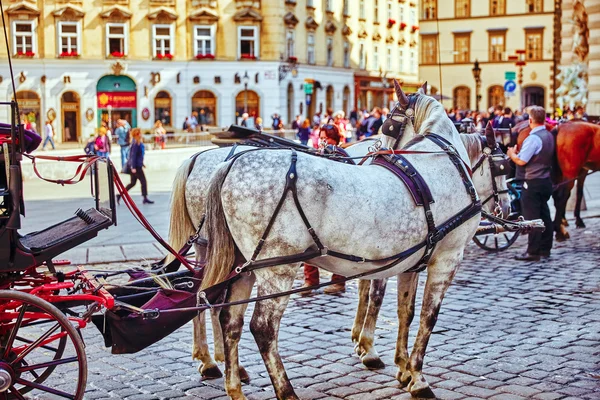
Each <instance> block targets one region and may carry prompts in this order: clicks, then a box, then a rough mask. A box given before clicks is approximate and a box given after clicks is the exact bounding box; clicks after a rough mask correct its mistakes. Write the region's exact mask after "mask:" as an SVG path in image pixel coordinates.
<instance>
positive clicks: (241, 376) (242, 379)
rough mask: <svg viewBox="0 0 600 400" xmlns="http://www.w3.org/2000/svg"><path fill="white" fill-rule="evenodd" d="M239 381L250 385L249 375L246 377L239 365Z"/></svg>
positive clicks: (246, 373) (246, 374)
mask: <svg viewBox="0 0 600 400" xmlns="http://www.w3.org/2000/svg"><path fill="white" fill-rule="evenodd" d="M240 381H242V382H244V383H245V384H249V383H250V375H248V372H247V371H246V368H244V367H242V366H241V365H240Z"/></svg>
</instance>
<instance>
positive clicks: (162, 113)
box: [154, 90, 172, 126]
mask: <svg viewBox="0 0 600 400" xmlns="http://www.w3.org/2000/svg"><path fill="white" fill-rule="evenodd" d="M171 115H172V104H171V95H169V93H168V92H165V91H164V90H161V91H160V92H158V93H157V95H156V97H155V98H154V119H155V120H160V121H161V122H162V124H163V125H164V126H171Z"/></svg>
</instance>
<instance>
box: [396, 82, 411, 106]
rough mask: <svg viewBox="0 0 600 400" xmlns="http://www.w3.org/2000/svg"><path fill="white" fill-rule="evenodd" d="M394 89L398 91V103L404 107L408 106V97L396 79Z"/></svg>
mask: <svg viewBox="0 0 600 400" xmlns="http://www.w3.org/2000/svg"><path fill="white" fill-rule="evenodd" d="M394 88H395V89H396V96H397V97H398V102H399V103H400V105H401V106H402V107H406V106H408V97H406V94H404V91H403V90H402V87H401V86H400V84H399V83H398V81H397V80H395V79H394Z"/></svg>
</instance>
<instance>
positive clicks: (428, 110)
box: [414, 95, 458, 135]
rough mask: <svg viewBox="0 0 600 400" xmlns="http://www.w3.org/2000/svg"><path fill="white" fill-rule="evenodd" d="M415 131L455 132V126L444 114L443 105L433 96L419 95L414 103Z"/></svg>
mask: <svg viewBox="0 0 600 400" xmlns="http://www.w3.org/2000/svg"><path fill="white" fill-rule="evenodd" d="M414 108H415V124H414V126H415V131H416V133H417V134H419V135H426V134H428V133H437V134H442V135H444V133H445V132H449V131H450V132H456V133H457V134H458V131H456V127H455V126H454V124H453V123H452V121H451V120H450V118H448V116H447V115H446V110H444V106H442V104H441V103H440V102H438V101H437V100H435V99H434V98H433V97H430V96H425V95H419V96H418V97H417V101H416V104H415V107H414Z"/></svg>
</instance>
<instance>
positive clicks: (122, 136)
mask: <svg viewBox="0 0 600 400" xmlns="http://www.w3.org/2000/svg"><path fill="white" fill-rule="evenodd" d="M115 134H116V135H117V143H118V144H119V146H121V170H123V168H125V164H127V157H129V145H130V144H131V137H130V132H129V131H128V130H127V125H126V123H125V120H124V119H118V120H117V129H115Z"/></svg>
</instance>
